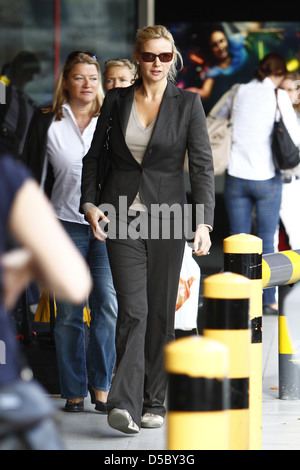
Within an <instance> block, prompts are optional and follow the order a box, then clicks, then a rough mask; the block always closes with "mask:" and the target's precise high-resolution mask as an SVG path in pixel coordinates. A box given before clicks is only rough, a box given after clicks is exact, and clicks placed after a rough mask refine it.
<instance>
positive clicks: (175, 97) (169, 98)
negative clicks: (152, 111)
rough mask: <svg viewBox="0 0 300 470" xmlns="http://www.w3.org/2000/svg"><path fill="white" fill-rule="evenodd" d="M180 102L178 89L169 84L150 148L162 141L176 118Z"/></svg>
mask: <svg viewBox="0 0 300 470" xmlns="http://www.w3.org/2000/svg"><path fill="white" fill-rule="evenodd" d="M180 100H181V96H180V93H179V92H178V89H177V87H176V86H175V85H173V84H172V83H170V82H168V85H167V88H166V90H165V94H164V96H163V99H162V102H161V105H160V109H159V113H158V116H157V121H156V124H155V128H154V131H153V134H152V137H151V139H150V142H149V146H151V145H153V144H155V143H157V142H159V141H160V140H161V139H162V134H163V133H164V130H165V129H166V127H167V126H168V124H169V121H170V120H171V119H173V118H174V113H176V110H177V108H178V105H179V103H180Z"/></svg>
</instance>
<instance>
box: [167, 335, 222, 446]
mask: <svg viewBox="0 0 300 470" xmlns="http://www.w3.org/2000/svg"><path fill="white" fill-rule="evenodd" d="M165 369H166V371H167V373H168V378H169V387H168V413H167V449H168V450H229V440H228V426H229V421H228V404H229V403H228V397H229V390H228V379H227V376H228V369H229V356H228V348H227V347H226V346H225V345H224V344H222V343H219V342H217V341H214V340H210V339H207V338H203V337H202V336H190V337H186V338H181V339H178V340H176V341H173V342H172V343H169V344H168V345H167V346H166V347H165Z"/></svg>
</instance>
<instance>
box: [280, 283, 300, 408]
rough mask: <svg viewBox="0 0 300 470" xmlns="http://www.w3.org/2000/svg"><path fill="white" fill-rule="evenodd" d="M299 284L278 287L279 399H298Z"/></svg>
mask: <svg viewBox="0 0 300 470" xmlns="http://www.w3.org/2000/svg"><path fill="white" fill-rule="evenodd" d="M299 289H300V283H299V282H298V283H297V284H295V285H293V286H291V287H290V286H280V287H279V317H278V346H279V348H278V353H279V367H278V370H279V374H278V375H279V399H280V400H299V399H300V356H299V315H298V311H297V310H298V309H297V308H295V307H294V308H291V311H290V310H289V307H291V303H292V302H293V300H294V304H295V305H297V304H298V302H299V300H298V299H299Z"/></svg>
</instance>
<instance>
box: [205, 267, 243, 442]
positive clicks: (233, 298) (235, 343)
mask: <svg viewBox="0 0 300 470" xmlns="http://www.w3.org/2000/svg"><path fill="white" fill-rule="evenodd" d="M250 289H251V286H250V281H249V280H248V279H247V278H246V277H244V276H240V275H239V274H234V273H221V274H215V275H213V276H210V277H207V278H206V279H205V280H204V284H203V296H204V308H203V311H204V319H203V323H204V328H203V336H204V337H205V338H209V339H214V340H216V341H219V342H222V343H223V344H225V345H226V346H227V347H228V350H229V385H230V395H229V397H230V398H229V402H230V404H229V410H230V411H229V448H230V450H248V449H249V426H250V423H249V375H250V346H251V336H250V317H249V301H250Z"/></svg>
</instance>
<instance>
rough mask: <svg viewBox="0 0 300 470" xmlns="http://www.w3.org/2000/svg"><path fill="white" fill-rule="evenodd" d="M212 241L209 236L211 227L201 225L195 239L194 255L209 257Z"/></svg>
mask: <svg viewBox="0 0 300 470" xmlns="http://www.w3.org/2000/svg"><path fill="white" fill-rule="evenodd" d="M210 247H211V240H210V235H209V227H207V225H199V226H198V227H197V230H196V233H195V237H194V253H195V255H196V256H205V255H209V250H210Z"/></svg>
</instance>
